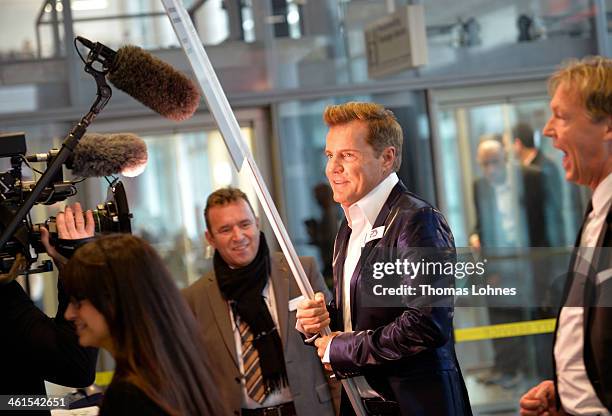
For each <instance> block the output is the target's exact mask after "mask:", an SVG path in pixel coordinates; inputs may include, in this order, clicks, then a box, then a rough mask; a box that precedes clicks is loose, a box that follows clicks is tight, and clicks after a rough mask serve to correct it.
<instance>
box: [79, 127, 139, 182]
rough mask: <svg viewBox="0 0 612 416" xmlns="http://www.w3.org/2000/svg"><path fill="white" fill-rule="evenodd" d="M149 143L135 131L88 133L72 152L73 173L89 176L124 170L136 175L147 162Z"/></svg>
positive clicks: (129, 174)
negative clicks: (133, 132) (132, 132)
mask: <svg viewBox="0 0 612 416" xmlns="http://www.w3.org/2000/svg"><path fill="white" fill-rule="evenodd" d="M147 157H148V156H147V145H146V144H145V142H144V140H142V139H141V138H140V137H138V136H136V135H135V134H131V133H117V134H97V133H87V134H85V135H84V136H83V138H81V140H80V141H79V143H78V144H77V146H76V148H75V149H74V153H73V155H72V167H71V169H72V172H73V173H74V174H75V175H77V176H83V177H86V178H89V177H96V176H108V175H116V174H118V173H123V174H124V175H126V176H136V175H137V174H138V173H140V172H142V171H143V170H144V167H145V166H146V163H147Z"/></svg>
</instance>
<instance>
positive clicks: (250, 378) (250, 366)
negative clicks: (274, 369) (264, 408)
mask: <svg viewBox="0 0 612 416" xmlns="http://www.w3.org/2000/svg"><path fill="white" fill-rule="evenodd" d="M238 329H239V330H240V339H241V341H242V365H243V367H244V381H245V384H246V390H247V394H248V395H249V397H250V398H251V399H253V400H255V401H256V402H257V403H259V404H261V403H263V401H264V400H265V399H266V397H267V396H268V393H267V391H266V386H265V385H264V383H263V376H262V374H261V366H260V365H259V353H258V352H257V348H255V347H254V346H253V333H252V332H251V329H250V328H249V326H248V325H247V323H246V322H245V321H244V320H240V326H239V328H238Z"/></svg>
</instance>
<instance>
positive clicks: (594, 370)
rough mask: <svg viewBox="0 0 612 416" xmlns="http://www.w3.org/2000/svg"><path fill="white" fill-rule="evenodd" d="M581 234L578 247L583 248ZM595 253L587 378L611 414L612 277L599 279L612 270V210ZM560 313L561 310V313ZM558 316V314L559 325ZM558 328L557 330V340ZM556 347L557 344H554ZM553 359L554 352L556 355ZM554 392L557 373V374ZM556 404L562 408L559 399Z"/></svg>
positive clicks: (587, 313)
mask: <svg viewBox="0 0 612 416" xmlns="http://www.w3.org/2000/svg"><path fill="white" fill-rule="evenodd" d="M581 234H582V232H580V233H578V239H577V241H576V246H577V247H578V246H579V245H580V236H581ZM599 246H601V247H602V249H597V248H596V249H595V250H594V252H593V256H594V261H593V264H592V265H591V268H590V270H589V273H588V276H587V278H586V285H585V288H584V300H583V305H584V322H583V324H584V331H583V332H584V338H583V343H584V365H585V368H586V372H587V376H588V377H589V380H590V381H591V384H592V385H593V389H594V390H595V393H596V394H597V397H598V398H599V400H600V401H601V403H602V404H603V405H604V406H605V407H606V408H607V409H608V410H609V411H611V412H612V371H611V369H612V278H608V279H607V280H605V281H603V282H600V281H599V279H598V276H602V275H606V274H607V273H610V272H611V269H612V256H611V255H610V247H611V246H612V211H610V210H609V211H608V216H607V218H606V226H605V227H604V228H603V230H602V232H601V235H600V237H599V239H598V247H599ZM575 259H576V257H575V255H574V258H573V259H572V261H571V263H570V269H569V270H570V272H569V274H568V276H569V278H568V279H567V282H566V285H565V290H564V297H563V299H564V300H563V303H564V304H565V302H566V300H567V298H568V296H569V295H570V293H569V292H570V289H571V287H572V281H573V278H574V273H573V269H574V263H575ZM559 313H561V310H559ZM558 319H559V316H558V315H557V323H558ZM556 337H557V328H555V341H556ZM553 345H554V344H553ZM553 360H554V352H553ZM554 374H555V379H554V382H555V391H557V389H556V385H557V372H556V371H555V373H554ZM557 399H558V400H557V404H558V405H560V401H559V398H557Z"/></svg>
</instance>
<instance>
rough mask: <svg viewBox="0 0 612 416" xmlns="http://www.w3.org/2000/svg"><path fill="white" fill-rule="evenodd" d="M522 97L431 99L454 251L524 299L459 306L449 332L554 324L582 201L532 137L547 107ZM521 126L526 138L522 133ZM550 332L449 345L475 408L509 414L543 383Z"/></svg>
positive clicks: (556, 157)
mask: <svg viewBox="0 0 612 416" xmlns="http://www.w3.org/2000/svg"><path fill="white" fill-rule="evenodd" d="M513 89H514V91H515V93H514V94H512V90H513ZM522 90H526V91H528V90H529V87H528V86H527V87H524V88H523V87H521V86H516V87H508V86H500V85H497V86H495V87H490V88H489V89H487V88H486V87H482V88H480V89H479V90H477V89H474V91H472V92H470V89H469V88H466V89H464V90H463V92H462V93H454V92H452V91H447V90H445V91H443V92H442V91H437V92H436V91H434V92H433V93H432V100H433V108H434V117H435V120H434V122H435V123H436V126H437V132H438V134H437V137H436V140H435V142H434V143H435V146H434V154H435V160H436V164H437V165H436V170H437V172H438V175H437V179H438V183H437V185H438V192H439V195H440V206H441V208H442V211H443V212H444V214H445V215H446V217H447V219H448V221H449V223H450V225H451V228H452V230H453V233H454V235H455V239H456V242H457V246H458V247H465V248H467V250H471V252H472V253H473V254H474V256H477V257H479V258H481V259H482V258H485V259H486V261H488V266H487V270H488V276H487V282H488V283H489V284H492V285H499V286H504V285H507V284H508V283H510V285H511V286H512V287H517V288H519V289H518V290H520V291H521V292H522V293H525V294H526V299H527V301H525V302H523V303H522V304H521V305H517V306H512V305H510V306H508V307H499V306H498V305H495V304H493V303H491V302H490V301H484V303H483V304H482V305H472V304H470V305H469V306H470V307H458V308H456V310H455V328H456V329H460V328H470V327H477V326H482V325H501V324H508V323H523V324H525V325H526V326H525V327H527V326H529V325H538V324H537V323H536V322H540V320H546V319H551V318H554V317H555V316H556V315H555V312H556V308H555V307H554V306H553V305H556V300H557V299H558V296H559V294H560V293H559V290H558V289H559V287H558V286H559V284H561V285H562V280H563V279H562V277H563V275H564V273H565V271H566V270H567V267H568V261H569V254H570V251H571V249H570V247H571V246H572V245H573V243H574V238H575V236H576V233H577V232H578V228H579V225H580V224H579V222H580V220H581V218H582V212H583V209H584V207H585V195H583V191H581V190H579V189H578V187H576V186H574V185H571V184H569V183H567V182H566V181H565V180H564V179H563V178H564V176H565V174H564V172H563V170H562V168H561V157H562V154H561V152H559V151H558V150H556V149H554V148H552V143H551V140H550V139H548V138H545V137H543V135H542V134H541V130H542V128H543V126H544V124H545V123H546V121H547V119H548V117H549V116H550V111H549V109H548V103H549V99H548V98H547V97H546V96H545V95H542V96H541V97H538V96H537V95H535V96H534V95H533V94H531V96H525V97H521V96H520V95H521V91H522ZM483 91H486V94H485V93H483ZM485 96H486V97H485ZM495 96H497V98H495ZM519 125H520V126H523V127H521V128H522V129H523V130H521V129H519V128H518V127H517V126H519ZM525 126H528V127H530V128H531V130H529V129H528V128H527V130H526V131H527V132H528V133H525V134H523V133H521V131H525V130H524V129H525V128H526V127H525ZM516 137H529V138H531V140H532V141H533V143H532V144H527V145H525V146H528V147H529V149H530V150H528V151H526V147H525V146H523V147H521V146H520V145H518V144H517V140H516ZM521 143H522V142H521ZM532 145H533V146H532ZM535 150H537V153H535ZM536 157H537V158H536ZM536 219H537V221H536ZM532 247H546V248H545V249H533V248H532ZM538 253H540V254H538ZM538 255H540V256H542V257H538ZM542 258H544V259H545V262H546V263H545V264H546V267H543V266H542V263H541V259H542ZM550 282H552V283H553V284H550ZM560 282H561V283H560ZM542 296H546V298H547V299H550V303H549V304H548V305H546V306H542V305H541V304H540V303H538V302H537V301H536V299H540V298H541V297H542ZM459 306H461V305H460V304H459ZM474 306H476V307H474ZM547 322H548V321H547ZM493 328H501V327H493ZM551 328H552V326H549V327H548V329H547V330H544V333H542V334H539V335H522V334H521V335H519V336H508V335H507V334H506V335H503V334H502V335H501V337H500V338H496V336H494V334H497V333H498V332H496V331H500V330H497V329H490V330H488V333H489V334H491V335H490V336H485V337H484V338H483V339H482V340H479V341H470V342H465V343H459V344H458V345H457V352H458V355H459V360H460V363H461V366H462V370H463V374H464V377H465V378H466V381H467V384H468V390H469V392H470V398H471V400H472V404H473V405H474V406H475V407H476V408H477V409H479V410H481V411H491V412H493V411H495V412H508V414H512V413H513V412H516V411H518V400H519V398H520V396H521V395H522V394H523V393H524V392H525V391H526V390H527V389H528V388H530V387H531V386H533V385H535V384H537V383H539V381H541V380H544V379H547V378H550V377H551V374H552V368H551V366H550V365H549V362H550V359H547V358H545V357H550V352H551V351H552V334H551V333H550V330H551ZM517 331H519V332H520V331H521V330H520V329H519V330H517ZM504 414H505V413H504Z"/></svg>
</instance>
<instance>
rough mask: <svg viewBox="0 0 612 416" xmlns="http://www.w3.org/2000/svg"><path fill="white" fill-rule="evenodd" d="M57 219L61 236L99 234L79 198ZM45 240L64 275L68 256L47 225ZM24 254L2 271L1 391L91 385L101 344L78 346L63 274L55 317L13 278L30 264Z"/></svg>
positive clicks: (37, 392) (11, 392)
mask: <svg viewBox="0 0 612 416" xmlns="http://www.w3.org/2000/svg"><path fill="white" fill-rule="evenodd" d="M56 222H57V229H58V237H59V238H60V239H64V240H83V242H85V241H87V240H88V239H89V237H92V236H93V234H94V219H93V215H92V212H91V211H87V212H86V213H85V215H83V211H82V209H81V206H80V204H79V203H76V204H74V205H73V206H72V207H67V208H66V210H65V212H60V213H58V215H57V219H56ZM41 241H42V243H43V245H44V246H45V248H46V250H47V253H48V254H49V255H50V256H51V257H52V258H53V259H54V261H55V264H56V266H57V267H58V268H59V270H60V274H61V268H62V265H63V264H64V263H65V262H66V261H67V259H66V257H64V256H63V255H61V254H60V253H58V252H57V251H56V249H55V248H54V247H53V246H51V245H50V242H49V231H48V230H47V229H45V228H42V227H41ZM77 244H78V242H77ZM20 256H21V255H18V256H17V257H18V258H17V260H16V261H15V263H14V264H13V267H12V269H11V271H10V272H9V273H7V274H2V275H0V331H1V333H2V341H1V342H0V368H2V372H1V374H0V395H45V394H46V393H45V385H44V382H43V380H48V381H50V382H53V383H57V384H61V385H65V386H71V387H85V386H89V385H91V384H92V383H93V382H94V378H95V365H96V358H97V349H94V348H84V347H81V346H79V342H78V337H77V335H76V333H75V328H74V324H73V323H71V322H69V321H67V320H66V319H64V312H65V311H66V308H67V306H68V301H69V299H68V297H67V296H66V294H65V293H64V290H63V287H62V279H61V276H60V278H59V279H58V282H57V290H58V295H57V298H58V308H57V313H56V315H55V317H54V318H50V317H48V316H47V315H45V314H44V313H43V312H42V311H41V310H40V309H38V308H37V307H36V306H35V305H34V303H33V302H32V301H31V299H30V297H29V296H28V295H27V294H26V292H25V291H24V290H23V288H22V287H21V286H20V285H19V284H18V283H17V282H16V281H15V280H14V279H15V277H17V276H18V275H19V273H20V272H22V271H23V269H24V268H25V260H24V259H23V258H22V257H20ZM20 414H41V415H42V414H46V415H48V414H49V412H20Z"/></svg>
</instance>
